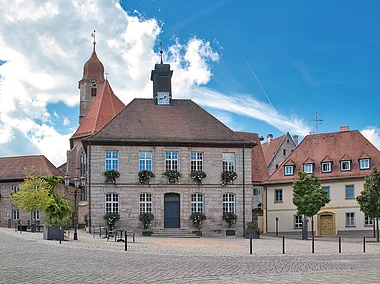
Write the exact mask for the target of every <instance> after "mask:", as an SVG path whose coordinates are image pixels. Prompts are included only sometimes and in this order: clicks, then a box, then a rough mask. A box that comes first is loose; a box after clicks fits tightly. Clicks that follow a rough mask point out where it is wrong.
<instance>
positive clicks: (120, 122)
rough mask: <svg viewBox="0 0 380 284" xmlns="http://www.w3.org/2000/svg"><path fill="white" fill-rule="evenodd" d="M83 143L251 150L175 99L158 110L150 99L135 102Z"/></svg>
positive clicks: (196, 109) (188, 102)
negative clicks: (219, 147)
mask: <svg viewBox="0 0 380 284" xmlns="http://www.w3.org/2000/svg"><path fill="white" fill-rule="evenodd" d="M83 141H84V142H85V141H102V142H104V141H108V142H115V143H116V142H124V143H125V142H128V143H138V144H139V145H141V144H143V143H155V144H156V145H157V144H166V145H168V144H184V143H188V144H192V145H194V144H218V145H227V144H229V145H231V144H232V145H238V146H239V147H241V146H243V144H247V146H248V145H249V146H254V144H253V143H251V142H250V141H247V140H245V139H243V138H241V137H239V136H238V135H236V134H235V133H234V132H233V131H232V130H231V129H230V128H228V127H227V126H225V125H224V124H223V123H221V122H220V121H219V120H217V119H216V118H215V117H213V116H212V115H211V114H209V113H208V112H207V111H205V110H204V109H203V108H201V107H200V106H198V105H197V104H196V103H194V102H193V101H191V100H178V99H175V100H172V105H170V106H158V105H156V104H155V101H154V100H153V99H134V100H132V101H131V102H130V103H129V104H128V105H127V106H126V107H125V108H124V109H123V110H122V111H121V112H120V113H119V114H118V115H116V116H115V117H114V118H113V119H112V120H111V121H110V122H109V123H107V124H106V125H105V126H104V127H103V128H102V129H101V130H99V132H97V133H95V134H94V135H92V136H91V137H88V138H86V139H85V140H83Z"/></svg>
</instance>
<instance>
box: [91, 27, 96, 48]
mask: <svg viewBox="0 0 380 284" xmlns="http://www.w3.org/2000/svg"><path fill="white" fill-rule="evenodd" d="M91 37H92V38H93V42H92V44H93V45H94V51H95V44H96V41H95V30H94V32H93V33H92V34H91Z"/></svg>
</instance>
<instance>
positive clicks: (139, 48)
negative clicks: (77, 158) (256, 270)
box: [0, 0, 380, 165]
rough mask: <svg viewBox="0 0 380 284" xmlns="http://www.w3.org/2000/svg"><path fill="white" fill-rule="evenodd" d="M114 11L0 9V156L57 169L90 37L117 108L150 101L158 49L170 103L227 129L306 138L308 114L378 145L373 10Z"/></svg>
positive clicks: (191, 6)
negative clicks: (202, 112) (200, 111)
mask: <svg viewBox="0 0 380 284" xmlns="http://www.w3.org/2000/svg"><path fill="white" fill-rule="evenodd" d="M78 3H79V4H78ZM120 4H121V7H120V6H119V5H118V1H114V0H99V1H92V2H86V1H79V2H78V1H69V0H66V1H56V2H51V1H28V4H27V5H26V4H25V3H24V4H23V3H13V4H9V2H7V1H6V0H0V12H1V14H3V15H4V17H3V19H0V76H1V80H2V81H1V86H0V92H1V93H0V156H8V155H25V154H39V153H43V154H45V155H46V156H47V157H48V158H49V159H50V160H52V161H53V162H54V163H55V164H56V165H59V164H60V163H62V162H64V159H65V153H66V150H68V147H69V142H68V138H69V137H70V136H71V134H72V133H73V131H74V130H75V129H76V127H77V126H78V124H77V120H78V102H79V90H78V88H77V86H78V85H77V82H78V81H79V80H80V79H81V75H82V71H83V65H84V63H85V62H86V61H87V60H88V58H89V56H90V54H91V49H92V47H91V37H90V36H89V35H90V34H91V31H92V30H94V29H95V30H97V42H98V44H97V53H98V56H99V58H100V60H101V61H102V62H103V64H104V66H105V69H106V70H109V73H110V75H109V81H110V83H111V86H112V87H113V89H114V91H115V93H116V95H117V96H119V97H120V98H121V99H122V100H123V101H124V102H125V103H128V102H129V101H130V100H131V99H133V98H134V97H150V96H151V88H152V85H151V82H150V81H149V75H150V73H149V71H150V69H152V68H153V65H154V63H155V62H157V60H158V55H157V52H158V50H159V42H160V41H162V43H163V49H164V51H165V59H166V61H167V62H169V63H170V64H171V66H172V69H173V70H174V76H173V84H174V92H173V96H174V98H191V99H193V100H194V101H196V102H197V103H199V104H200V105H201V106H203V107H204V108H205V109H207V110H208V111H209V112H211V113H212V114H213V115H215V116H216V117H217V118H218V119H220V120H221V121H222V122H224V123H226V124H227V125H228V126H229V127H231V128H232V129H234V130H237V131H250V132H256V133H259V135H262V136H264V137H266V135H267V134H268V133H272V134H273V135H274V136H275V137H277V136H279V135H282V134H283V133H285V132H287V131H289V132H290V133H291V134H298V135H300V136H301V138H302V136H303V135H305V134H307V133H309V132H310V131H315V127H314V126H315V122H313V119H315V117H316V112H318V117H319V118H320V119H323V122H322V123H321V124H320V125H319V129H318V131H319V132H320V133H322V132H333V131H339V127H340V126H342V125H349V126H350V129H357V130H359V131H361V132H362V133H363V134H364V135H365V136H366V137H367V138H368V139H370V141H371V142H372V143H374V144H375V145H376V146H377V147H380V138H379V133H380V132H379V125H380V118H379V116H377V115H376V114H377V110H378V107H377V104H378V99H377V97H378V93H379V91H378V90H379V87H380V86H379V85H380V83H379V82H380V80H379V75H380V72H379V69H378V68H379V67H378V66H379V64H380V55H379V50H380V37H379V36H378V29H379V27H380V18H379V17H378V11H379V10H380V3H379V2H377V1H360V2H358V1H315V2H310V1H307V2H306V1H276V2H274V1H243V0H224V1H223V0H221V1H219V0H202V1H200V0H193V1H170V0H160V1H158V0H155V1H154V0H128V1H122V2H121V3H120ZM255 76H256V78H257V79H256V78H255ZM260 85H261V87H260ZM52 145H54V146H52ZM57 149H59V150H57Z"/></svg>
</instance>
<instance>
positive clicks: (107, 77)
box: [104, 71, 110, 80]
mask: <svg viewBox="0 0 380 284" xmlns="http://www.w3.org/2000/svg"><path fill="white" fill-rule="evenodd" d="M104 74H105V75H106V80H107V79H108V75H109V74H110V73H108V72H107V71H106V73H104Z"/></svg>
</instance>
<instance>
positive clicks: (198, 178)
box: [190, 171, 206, 182]
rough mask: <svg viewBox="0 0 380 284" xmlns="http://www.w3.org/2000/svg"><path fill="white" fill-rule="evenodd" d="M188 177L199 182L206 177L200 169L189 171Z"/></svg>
mask: <svg viewBox="0 0 380 284" xmlns="http://www.w3.org/2000/svg"><path fill="white" fill-rule="evenodd" d="M190 177H191V179H192V180H193V181H196V182H201V181H202V179H203V178H205V177H206V173H205V172H202V171H195V172H191V173H190Z"/></svg>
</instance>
